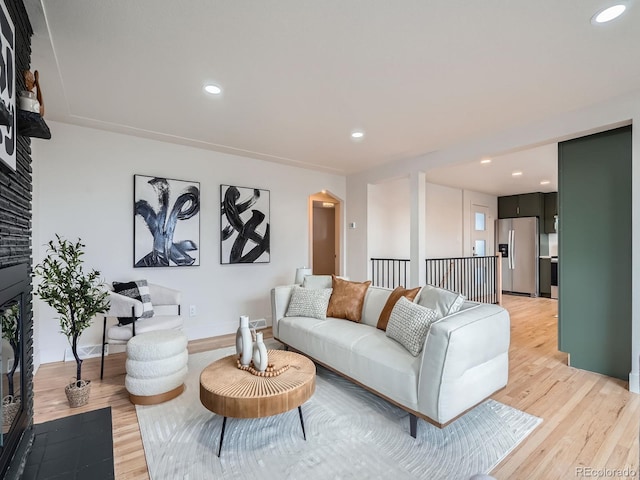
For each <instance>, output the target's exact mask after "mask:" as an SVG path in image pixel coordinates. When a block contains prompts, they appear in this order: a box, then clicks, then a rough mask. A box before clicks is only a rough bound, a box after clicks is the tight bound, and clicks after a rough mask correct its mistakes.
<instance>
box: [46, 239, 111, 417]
mask: <svg viewBox="0 0 640 480" xmlns="http://www.w3.org/2000/svg"><path fill="white" fill-rule="evenodd" d="M84 247H85V245H84V244H83V243H82V242H81V240H80V239H78V240H77V241H76V242H75V243H72V242H70V241H68V240H66V239H63V238H62V237H60V235H57V234H56V240H55V241H53V240H51V241H49V248H48V249H47V256H46V257H45V259H44V260H43V261H42V262H41V263H39V264H38V265H36V266H35V267H34V269H33V271H34V273H35V275H37V276H39V277H40V283H39V284H38V286H37V287H36V289H35V294H36V295H38V296H39V297H40V298H41V299H42V300H43V301H44V302H45V303H46V304H47V305H49V306H50V307H52V308H53V309H54V310H55V311H56V313H57V314H58V319H59V321H60V331H61V333H64V334H65V335H66V336H67V339H68V340H69V343H70V344H71V351H72V352H73V356H74V357H75V359H76V365H77V368H76V378H75V380H72V381H71V383H69V384H68V385H67V387H66V388H65V392H67V398H68V399H69V405H70V406H71V407H79V406H81V405H84V404H86V403H87V401H88V399H89V392H90V388H91V383H90V381H89V380H86V381H85V380H83V379H82V360H81V359H80V357H79V356H78V338H79V337H80V335H81V334H82V332H83V331H84V330H85V329H86V328H87V327H89V325H91V320H92V319H93V317H94V316H96V315H97V314H98V313H104V312H106V311H107V310H108V308H109V300H108V297H109V293H108V292H107V290H106V289H105V288H102V287H103V284H102V282H101V281H100V272H99V271H97V270H91V271H90V272H89V273H85V272H84V271H83V268H82V266H83V260H82V256H83V255H84V251H83V249H84Z"/></svg>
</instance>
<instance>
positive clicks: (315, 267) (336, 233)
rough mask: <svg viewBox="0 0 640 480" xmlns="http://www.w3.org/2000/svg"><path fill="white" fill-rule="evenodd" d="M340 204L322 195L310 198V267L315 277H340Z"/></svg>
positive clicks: (328, 193)
mask: <svg viewBox="0 0 640 480" xmlns="http://www.w3.org/2000/svg"><path fill="white" fill-rule="evenodd" d="M341 218H342V200H340V199H339V198H338V197H336V196H335V195H332V194H331V193H330V192H327V191H322V192H318V193H314V194H313V195H310V196H309V239H310V242H309V264H310V265H311V268H312V271H313V274H314V275H331V274H335V275H340V274H341V273H342V271H341V270H342V269H341V265H342V248H341V238H342V220H341Z"/></svg>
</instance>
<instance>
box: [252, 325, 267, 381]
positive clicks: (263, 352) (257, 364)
mask: <svg viewBox="0 0 640 480" xmlns="http://www.w3.org/2000/svg"><path fill="white" fill-rule="evenodd" d="M268 363H269V355H268V353H267V347H265V346H264V341H263V340H262V332H258V333H256V343H254V344H253V368H255V369H256V370H258V371H259V372H264V371H265V370H266V369H267V365H268Z"/></svg>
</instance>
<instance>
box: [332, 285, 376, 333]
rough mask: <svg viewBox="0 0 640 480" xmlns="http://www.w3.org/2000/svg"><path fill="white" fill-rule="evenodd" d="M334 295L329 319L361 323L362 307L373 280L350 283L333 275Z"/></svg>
mask: <svg viewBox="0 0 640 480" xmlns="http://www.w3.org/2000/svg"><path fill="white" fill-rule="evenodd" d="M331 284H332V288H333V293H331V298H330V299H329V306H328V307H327V317H334V318H345V319H347V320H351V321H352V322H358V323H359V322H360V317H361V316H362V306H363V305H364V296H365V294H366V293H367V288H369V285H371V280H369V281H366V282H349V281H347V280H343V279H341V278H338V277H336V276H335V275H331Z"/></svg>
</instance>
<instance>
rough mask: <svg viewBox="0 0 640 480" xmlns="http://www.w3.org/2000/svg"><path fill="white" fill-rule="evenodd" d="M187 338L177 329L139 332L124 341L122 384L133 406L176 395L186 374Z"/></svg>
mask: <svg viewBox="0 0 640 480" xmlns="http://www.w3.org/2000/svg"><path fill="white" fill-rule="evenodd" d="M188 358H189V354H188V352H187V337H186V336H185V334H184V333H182V332H181V331H179V330H158V331H155V332H146V333H141V334H139V335H136V336H135V337H133V338H132V339H131V340H129V342H128V343H127V363H126V369H127V376H126V377H125V379H124V385H125V388H126V389H127V391H128V392H129V399H130V400H131V402H132V403H135V404H137V405H154V404H156V403H162V402H166V401H167V400H171V399H172V398H175V397H177V396H178V395H180V394H181V393H182V392H183V391H184V380H185V378H186V377H187V360H188Z"/></svg>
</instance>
